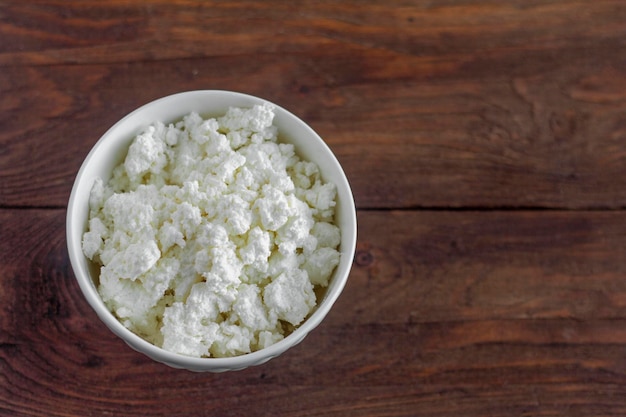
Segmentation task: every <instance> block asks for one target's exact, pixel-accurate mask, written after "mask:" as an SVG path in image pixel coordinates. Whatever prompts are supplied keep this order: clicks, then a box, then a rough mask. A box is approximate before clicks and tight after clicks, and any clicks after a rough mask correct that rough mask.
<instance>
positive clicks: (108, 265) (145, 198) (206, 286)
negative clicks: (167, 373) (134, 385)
mask: <svg viewBox="0 0 626 417" xmlns="http://www.w3.org/2000/svg"><path fill="white" fill-rule="evenodd" d="M273 118H274V111H273V107H272V106H271V105H262V106H261V105H257V106H254V107H253V108H249V109H243V108H231V109H229V110H228V112H227V113H226V114H225V115H224V116H222V117H218V118H209V119H203V118H202V117H200V116H199V115H198V114H196V113H191V114H189V115H187V116H185V117H184V118H183V119H182V120H181V121H179V122H177V123H175V124H169V125H167V126H166V125H164V124H163V123H160V122H156V123H154V124H153V125H151V126H149V127H148V128H147V129H145V130H144V131H142V132H141V133H140V134H139V135H138V136H136V137H135V138H134V140H133V142H132V144H131V145H130V148H129V150H128V154H127V156H126V159H125V160H124V162H123V163H122V164H120V165H119V166H117V167H116V168H115V169H114V171H113V175H112V178H111V179H110V181H109V182H108V183H106V184H105V183H104V181H103V180H102V179H97V180H96V181H95V183H94V185H93V188H92V191H91V195H90V199H89V206H90V216H89V217H90V218H89V227H88V231H87V232H86V233H85V234H84V236H83V252H84V254H85V256H87V257H88V258H89V259H91V260H92V261H93V262H95V263H96V264H98V265H99V266H100V283H99V288H98V290H99V292H100V295H101V297H102V299H103V300H104V302H105V303H106V305H107V306H108V307H109V308H110V310H111V311H112V312H113V313H114V314H115V315H116V316H117V318H118V319H119V320H120V322H121V323H123V324H124V326H126V327H127V328H129V329H130V330H132V331H133V332H135V333H137V334H138V335H140V336H141V337H143V338H145V339H146V340H148V341H150V342H152V343H154V344H156V345H157V346H161V347H163V348H164V349H167V350H169V351H172V352H176V353H180V354H184V355H189V356H195V357H228V356H235V355H241V354H245V353H249V352H252V351H255V350H259V349H262V348H265V347H267V346H270V345H272V344H273V343H276V342H277V341H279V340H281V339H283V338H284V337H285V336H286V335H288V334H289V332H290V331H293V329H295V328H296V327H297V326H298V325H299V324H301V323H302V322H303V321H304V320H305V319H306V318H307V317H308V316H309V315H310V314H311V312H312V310H313V309H314V308H315V305H316V294H315V289H316V288H318V287H319V288H323V287H326V286H328V282H329V278H330V276H331V274H332V272H333V270H334V269H335V267H336V266H337V265H338V263H339V259H340V253H339V252H338V250H337V249H338V247H339V242H340V232H339V228H338V227H337V226H335V225H334V224H333V218H334V207H335V199H336V188H335V186H334V185H333V184H331V183H324V182H323V181H322V179H321V176H320V172H319V169H318V167H317V165H315V164H314V163H311V162H307V161H303V160H301V159H300V158H299V157H298V156H297V155H296V153H295V149H294V146H293V145H291V144H285V143H279V142H278V132H277V128H276V127H275V126H274V125H273Z"/></svg>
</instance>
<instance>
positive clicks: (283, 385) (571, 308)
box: [0, 0, 626, 417]
mask: <svg viewBox="0 0 626 417" xmlns="http://www.w3.org/2000/svg"><path fill="white" fill-rule="evenodd" d="M194 89H226V90H235V91H241V92H245V93H249V94H253V95H257V96H260V97H263V98H266V99H268V100H271V101H273V102H275V103H277V104H279V105H281V106H283V107H285V108H287V109H289V110H291V111H292V112H294V113H295V114H297V115H298V116H300V117H301V118H303V119H304V120H305V121H307V122H308V123H309V124H310V125H311V126H312V127H313V128H314V129H316V130H317V131H318V133H320V135H321V136H322V137H323V138H324V139H325V140H326V141H327V143H328V144H329V146H330V147H331V148H332V149H333V151H334V152H335V154H336V155H337V157H338V159H339V160H340V162H341V163H342V164H343V166H344V168H345V171H346V174H347V176H348V178H349V180H350V182H351V184H352V186H353V191H354V195H355V200H356V204H357V208H358V223H359V238H358V247H357V254H356V256H355V260H354V268H353V272H352V274H351V276H350V279H349V282H348V284H347V286H346V288H345V291H344V293H343V294H342V296H341V297H340V299H339V300H338V302H337V304H336V307H335V308H334V309H333V310H332V312H331V313H330V315H329V316H328V317H327V319H326V320H325V321H324V322H323V323H322V324H321V325H320V326H319V327H318V328H317V329H316V330H315V331H314V332H312V333H311V334H310V335H309V336H308V337H307V338H306V339H305V341H304V342H303V343H302V344H300V345H298V346H296V347H295V348H293V349H292V350H289V351H288V352H287V353H285V354H284V355H283V356H281V357H279V358H276V359H273V360H272V361H270V362H268V363H267V364H265V365H262V366H258V367H254V368H249V369H246V370H243V371H239V372H234V373H226V374H195V373H191V372H187V371H181V370H174V369H170V368H168V367H166V366H164V365H161V364H158V363H155V362H152V361H151V360H150V359H148V358H146V357H144V356H143V355H141V354H139V353H136V352H134V351H132V350H131V349H130V348H128V347H127V346H126V345H125V344H124V343H123V342H122V341H121V340H119V339H118V338H117V337H115V336H114V335H113V334H112V333H110V332H109V331H108V330H107V329H106V328H105V327H104V325H103V324H101V323H100V321H99V320H98V319H97V317H96V315H95V314H94V313H93V312H92V311H91V309H90V307H89V306H88V305H87V303H86V302H85V300H84V299H83V298H82V295H81V293H80V290H79V288H78V286H77V284H76V282H75V280H74V275H73V272H72V270H71V267H70V265H69V260H68V255H67V251H66V247H65V244H66V243H65V208H66V203H67V199H68V197H69V192H70V189H71V186H72V183H73V177H74V175H75V174H76V172H77V170H78V168H79V166H80V164H81V162H82V160H83V158H84V157H85V156H86V154H87V152H88V151H89V149H90V148H91V147H92V146H93V144H94V143H95V142H96V140H97V139H98V138H99V137H100V135H102V134H103V133H104V132H105V131H106V130H107V129H108V128H109V127H110V126H111V125H112V124H113V123H114V122H116V121H117V120H118V119H120V118H121V117H122V116H124V115H125V114H126V113H128V112H130V111H131V110H133V109H135V108H136V107H139V106H140V105H142V104H144V103H146V102H148V101H151V100H153V99H156V98H158V97H161V96H164V95H168V94H171V93H175V92H180V91H185V90H194ZM625 207H626V2H625V1H623V0H594V1H580V0H553V1H539V0H516V1H515V0H507V1H503V0H440V1H428V0H415V1H409V0H404V1H378V0H370V1H365V0H351V1H298V2H292V1H240V0H237V1H199V0H198V1H193V0H151V1H123V0H107V1H96V0H88V1H62V0H38V1H27V0H23V1H8V0H0V415H3V416H4V415H7V416H85V415H94V416H101V415H120V416H122V415H123V416H183V415H190V416H191V415H193V416H266V415H267V416H300V417H304V416H308V417H311V416H381V417H382V416H387V417H388V416H429V417H432V416H458V415H460V416H624V415H626V253H625V252H626V211H625Z"/></svg>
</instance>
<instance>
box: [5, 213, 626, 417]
mask: <svg viewBox="0 0 626 417" xmlns="http://www.w3.org/2000/svg"><path fill="white" fill-rule="evenodd" d="M28 213H29V219H30V222H29V224H30V227H28V228H24V227H22V222H20V221H19V219H20V218H22V217H23V216H24V212H23V210H1V211H0V224H2V225H3V235H5V236H10V237H12V236H19V237H20V239H15V238H11V239H8V240H7V239H3V241H2V242H1V243H0V253H2V254H3V256H2V258H1V259H0V261H1V262H0V267H1V268H2V269H1V270H2V271H3V277H2V280H0V298H1V299H2V300H3V302H2V307H1V308H2V310H1V312H2V314H1V315H0V317H1V319H0V326H1V328H0V370H1V372H0V375H1V376H0V388H1V390H0V412H2V411H4V412H5V413H8V414H10V415H84V414H83V413H82V412H83V411H84V409H85V406H88V407H89V411H90V413H91V414H93V415H105V414H107V413H116V414H123V415H129V416H130V415H144V416H146V415H150V416H160V415H163V416H165V415H188V414H194V413H197V412H198V410H202V411H201V412H200V413H201V415H204V414H207V415H208V414H211V415H215V414H217V415H227V416H235V415H241V414H246V415H269V414H272V415H275V414H281V415H297V416H331V415H342V416H359V415H364V414H365V415H374V416H383V415H385V416H390V415H393V416H409V415H411V416H417V415H424V416H437V415H450V414H452V413H460V414H463V415H512V414H513V415H524V414H525V413H526V414H527V415H528V414H532V415H545V416H549V415H563V414H567V415H591V414H594V413H601V414H602V415H616V416H617V415H621V414H623V413H624V412H626V403H625V402H624V401H623V398H624V396H623V394H624V388H623V387H624V384H626V359H625V356H624V349H623V346H624V345H625V344H626V330H625V329H626V284H625V283H624V282H623V279H622V277H623V276H624V272H625V271H624V270H625V268H626V267H625V266H624V265H623V263H622V262H620V261H619V260H620V258H621V252H622V248H623V247H624V246H625V245H626V215H625V214H624V213H621V212H586V211H583V212H552V211H546V212H499V211H493V212H482V211H480V212H473V211H467V212H465V211H462V212H446V213H439V212H429V211H425V212H413V211H409V212H404V211H402V212H386V211H368V212H363V213H362V214H361V216H360V222H361V223H360V224H361V227H360V230H359V232H360V239H359V248H358V253H357V256H356V257H355V264H354V270H353V273H352V274H351V277H350V280H349V282H348V285H347V287H346V289H345V291H344V293H343V294H342V296H341V297H340V299H339V300H338V302H337V304H336V306H335V308H334V309H333V311H331V313H330V315H329V316H328V318H327V319H326V320H325V321H324V322H323V323H322V324H321V325H320V327H318V328H317V329H316V330H314V331H313V332H312V333H311V334H310V335H309V336H308V337H307V338H306V339H305V341H304V342H303V343H302V344H300V345H298V346H297V347H295V348H294V349H292V350H290V351H288V352H287V353H286V354H284V355H283V356H281V357H279V358H276V359H273V360H272V361H270V362H269V363H268V364H266V365H264V366H261V367H256V368H251V369H247V370H244V371H241V372H235V373H227V374H219V375H207V374H194V373H191V372H187V371H180V370H173V369H170V368H168V367H166V366H164V365H160V364H157V363H154V362H152V361H151V360H149V359H148V358H146V357H144V356H143V355H141V354H138V353H136V352H134V351H133V350H131V349H130V348H129V347H127V346H125V345H124V343H123V342H121V341H120V340H119V339H118V338H117V337H116V336H114V335H113V334H112V333H110V332H109V331H108V330H107V329H106V328H105V327H104V325H103V324H101V323H100V322H99V320H98V319H97V317H96V316H95V314H94V313H93V312H92V311H91V310H90V308H89V307H88V306H87V304H86V302H85V300H84V299H83V297H82V295H81V294H80V290H79V288H78V285H77V284H76V282H75V280H74V278H73V274H72V272H71V271H70V270H69V267H68V260H67V255H66V252H65V240H64V221H65V219H64V214H65V213H64V211H63V210H50V209H48V210H31V211H29V212H28ZM590 277H591V278H590ZM339 364H340V365H339ZM338 366H339V368H338ZM218 399H219V400H218ZM267 410H271V412H270V411H267Z"/></svg>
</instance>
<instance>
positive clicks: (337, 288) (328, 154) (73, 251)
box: [66, 90, 357, 372]
mask: <svg viewBox="0 0 626 417" xmlns="http://www.w3.org/2000/svg"><path fill="white" fill-rule="evenodd" d="M219 97H230V98H232V99H236V100H240V101H244V102H251V103H253V104H263V103H268V104H270V105H272V106H273V107H274V111H275V113H276V114H277V115H278V113H282V117H287V118H289V119H291V121H292V122H294V123H296V124H298V125H299V127H300V128H302V129H304V130H305V131H306V132H307V134H308V135H309V136H310V137H311V138H312V139H314V140H315V142H316V147H319V148H320V149H322V150H323V152H324V157H325V158H330V163H332V164H333V165H335V166H336V171H337V172H336V174H337V175H338V176H337V177H336V176H333V182H336V186H337V189H338V198H341V205H342V206H343V205H345V206H346V207H345V212H346V213H348V217H347V218H346V219H344V223H345V224H342V242H341V254H342V259H343V258H344V257H349V260H343V261H341V262H340V265H342V264H343V265H344V267H343V270H341V271H339V270H338V269H336V270H335V272H334V274H335V275H334V276H333V280H335V281H336V282H334V283H333V289H332V291H330V289H329V290H328V291H327V293H326V295H325V296H324V298H323V300H322V302H320V303H318V304H317V306H316V307H315V310H314V311H313V312H312V314H311V315H310V316H309V317H307V319H306V320H305V321H304V322H303V323H301V324H300V325H299V326H298V328H297V329H296V330H295V331H294V332H292V333H291V334H289V335H288V336H286V337H285V338H284V339H282V340H280V341H278V342H276V343H274V344H272V345H270V346H268V347H266V348H263V349H260V350H257V351H254V352H250V353H246V354H242V355H238V356H233V357H225V358H222V357H217V358H216V357H208V358H207V357H192V356H186V355H183V354H178V353H174V352H170V351H167V350H165V349H163V348H161V347H159V346H156V345H154V344H152V343H150V342H148V341H147V340H145V339H143V338H142V337H140V336H139V335H137V334H135V333H134V332H132V331H131V330H130V329H128V328H126V327H125V326H124V325H123V324H122V323H121V322H120V321H119V320H118V319H117V318H116V317H115V316H114V314H113V313H112V312H111V311H109V309H108V308H107V307H106V305H105V304H104V302H103V301H102V299H101V298H100V295H99V293H98V291H97V288H96V285H95V283H94V282H93V280H92V278H91V275H90V273H89V271H88V270H85V268H84V267H83V265H84V263H83V262H81V257H83V259H82V260H83V261H84V260H85V259H86V258H85V257H84V255H83V253H82V244H81V242H82V235H83V233H84V230H85V226H86V225H85V224H81V225H79V224H77V222H78V221H75V218H76V216H75V214H76V213H77V212H78V211H79V210H87V209H86V208H85V207H84V206H79V205H78V204H79V201H78V200H79V199H80V196H79V195H78V192H79V191H78V189H79V188H80V186H81V184H82V182H83V181H85V176H84V174H85V171H87V169H88V166H89V164H90V162H91V161H92V160H93V159H94V158H95V157H96V156H97V155H98V153H99V150H100V148H101V147H102V146H103V144H104V143H105V142H107V141H115V140H116V139H115V138H116V137H118V136H116V131H117V130H118V129H119V128H120V126H122V125H123V124H124V123H126V122H127V121H128V120H130V119H131V118H134V117H137V116H138V115H139V114H142V113H144V112H150V110H151V109H152V108H154V107H157V106H159V105H162V104H164V103H167V102H168V101H175V100H181V99H186V98H193V99H199V98H202V99H208V98H211V99H215V98H219ZM242 106H243V105H242ZM227 107H228V106H226V105H225V108H227ZM199 113H202V112H201V111H200V112H199ZM177 114H178V113H177ZM186 114H188V112H184V111H181V112H180V114H179V115H178V116H176V117H175V118H174V120H176V119H178V120H179V119H180V118H182V117H183V116H184V115H186ZM154 121H156V120H153V122H154ZM164 122H165V121H164ZM126 139H127V140H128V138H126ZM121 140H122V139H117V141H121ZM337 182H339V183H341V184H339V183H337ZM340 186H341V190H343V192H342V194H341V196H340V194H339V190H340ZM90 187H91V186H90ZM339 196H340V197H339ZM84 199H85V197H83V200H84ZM86 201H88V198H87V200H86ZM76 229H80V230H81V231H80V232H77V230H76ZM77 233H80V234H78V235H77ZM344 233H348V234H347V235H346V237H345V240H344V236H343V234H344ZM75 236H76V237H78V239H76V238H75ZM66 239H67V249H68V252H69V258H70V264H71V267H72V270H73V272H74V275H75V279H76V280H77V281H78V284H79V286H80V289H81V291H82V293H83V295H84V296H85V298H86V299H87V302H88V304H89V305H90V306H91V308H92V309H93V310H94V311H95V312H96V314H97V316H98V317H99V319H100V320H101V321H102V322H104V324H105V325H106V326H107V327H108V328H109V329H110V330H111V331H112V332H113V333H114V334H116V335H117V336H118V337H120V338H121V339H122V340H123V341H125V342H126V343H127V344H128V345H129V346H130V347H131V348H133V349H135V350H137V351H139V352H141V353H143V354H145V355H147V356H149V357H150V358H152V359H153V360H156V361H158V362H162V363H165V364H167V365H169V366H172V367H175V368H185V369H188V370H192V371H215V372H221V371H226V370H237V369H243V368H246V367H248V366H252V365H259V364H261V363H264V362H266V361H267V360H269V359H272V358H273V357H276V356H278V355H280V354H282V353H283V352H285V351H286V350H288V349H289V348H291V347H293V346H295V345H296V344H298V343H299V342H300V341H302V339H304V337H305V336H306V335H307V334H308V333H309V332H310V331H312V330H313V329H314V328H316V327H317V326H318V325H319V323H320V322H321V321H322V320H323V318H324V317H325V316H326V315H327V314H328V312H329V311H330V309H331V307H332V306H333V305H334V303H335V301H336V300H337V299H338V297H339V295H340V294H341V293H342V291H343V289H344V287H345V285H346V282H347V280H348V276H349V274H350V271H351V264H352V262H353V258H354V254H355V251H356V239H357V219H356V207H355V203H354V196H353V194H352V190H351V187H350V184H349V182H348V179H347V177H346V174H345V172H344V170H343V167H342V166H341V164H340V163H339V161H338V160H337V158H336V156H335V155H334V153H333V152H332V150H331V149H330V147H329V146H328V144H327V143H326V142H325V141H324V140H323V139H322V138H321V137H320V136H319V135H318V134H317V132H315V131H314V130H313V129H312V128H311V127H310V126H309V125H308V124H307V123H305V122H304V121H303V120H302V119H300V118H299V117H298V116H296V115H295V114H293V113H291V112H290V111H288V110H286V109H284V108H283V107H281V106H279V105H277V104H275V103H273V102H271V101H268V100H266V99H263V98H260V97H256V96H253V95H249V94H245V93H240V92H235V91H227V90H190V91H183V92H179V93H175V94H171V95H167V96H164V97H161V98H158V99H155V100H152V101H150V102H148V103H145V104H143V105H141V106H140V107H138V108H136V109H135V110H133V111H131V112H130V113H128V114H126V115H125V116H124V117H122V118H121V119H120V120H118V121H117V122H116V123H115V124H113V126H111V127H110V128H109V129H108V130H107V131H106V132H105V133H104V134H103V135H102V136H100V138H99V139H98V140H97V141H96V143H95V144H94V145H93V146H92V148H91V149H90V151H89V153H88V154H87V156H86V157H85V159H84V160H83V162H82V164H81V166H80V168H79V170H78V172H77V174H76V177H75V179H74V183H73V185H72V189H71V192H70V197H69V200H68V205H67V214H66ZM340 265H338V266H337V268H339V266H340Z"/></svg>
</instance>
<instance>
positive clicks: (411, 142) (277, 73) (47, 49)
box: [0, 1, 626, 209]
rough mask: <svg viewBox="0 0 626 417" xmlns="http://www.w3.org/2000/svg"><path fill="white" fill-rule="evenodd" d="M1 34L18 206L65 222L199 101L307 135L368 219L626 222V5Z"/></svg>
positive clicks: (291, 16) (400, 11) (59, 9)
mask: <svg viewBox="0 0 626 417" xmlns="http://www.w3.org/2000/svg"><path fill="white" fill-rule="evenodd" d="M0 17H1V18H2V22H4V23H3V24H2V25H0V36H2V38H3V39H6V42H3V46H0V68H2V71H0V92H1V93H2V100H1V101H0V110H1V111H0V114H1V116H0V124H1V125H2V127H3V129H2V130H1V131H0V146H1V149H3V151H2V152H0V166H2V167H3V169H2V171H1V172H0V205H2V206H9V207H42V206H54V207H62V206H64V205H65V204H66V202H67V198H68V193H69V189H70V188H71V184H72V181H73V178H74V175H75V174H76V171H77V170H78V167H79V166H80V164H81V162H82V159H83V158H84V157H85V156H86V154H87V152H88V151H89V149H90V148H91V146H93V144H94V143H95V142H96V140H97V139H98V138H99V137H100V136H101V135H102V134H103V133H104V132H105V131H106V130H107V129H108V128H109V127H110V126H111V125H112V124H114V123H115V122H116V121H117V120H119V119H120V118H121V117H123V116H124V115H125V114H127V113H128V112H130V111H132V110H134V109H135V108H136V107H138V106H140V105H142V104H144V103H146V102H148V101H151V100H153V99H156V98H158V97H161V96H164V95H167V94H171V93H175V92H179V91H184V90H191V89H231V90H237V91H243V92H246V93H251V94H255V95H259V96H261V97H264V98H267V99H269V100H271V101H274V102H276V103H277V104H279V105H282V106H284V107H286V108H288V109H289V110H291V111H293V112H294V113H296V114H297V115H298V116H300V117H302V118H303V119H304V120H305V121H307V122H309V123H310V124H311V125H312V126H313V127H314V128H315V129H316V130H317V131H318V132H319V133H320V134H321V135H322V137H324V139H325V140H326V141H327V142H328V143H329V145H330V146H331V147H332V149H333V150H334V151H335V153H336V154H337V156H338V158H339V160H340V162H342V164H343V165H344V167H345V170H346V173H347V175H348V177H349V179H350V181H351V183H352V184H353V188H354V192H355V198H356V202H357V205H358V207H359V208H388V207H391V208H445V207H477V208H479V207H496V208H504V207H510V208H517V207H522V208H524V207H526V208H592V209H600V208H611V209H615V208H620V207H624V206H626V193H624V192H623V191H622V190H623V189H625V188H626V180H625V178H626V175H625V174H626V172H625V170H624V167H625V166H626V164H624V158H625V154H624V151H623V149H622V148H621V144H622V143H623V142H624V140H625V139H626V136H625V135H626V124H625V123H626V119H625V118H624V116H623V115H624V113H625V112H626V93H625V91H626V73H625V70H624V68H626V65H625V64H626V54H625V53H624V51H626V23H625V22H626V7H625V6H624V3H623V2H621V1H597V2H594V3H593V5H589V4H587V3H585V2H576V1H559V2H557V1H554V2H548V3H538V2H535V3H528V2H514V1H511V2H506V3H504V2H488V1H475V2H469V1H467V2H442V3H438V4H436V5H435V4H431V2H407V3H406V4H397V5H395V4H394V5H389V6H386V5H381V4H379V2H367V3H359V4H358V5H355V4H351V3H350V2H342V3H339V4H335V3H302V4H301V5H290V4H288V3H276V4H272V6H271V7H269V6H266V5H262V4H257V3H256V2H232V3H228V4H224V3H219V4H217V3H210V2H206V3H203V2H170V1H167V2H157V1H155V2H147V3H139V2H137V3H135V2H126V1H118V2H107V4H106V6H105V5H102V4H101V3H100V2H96V3H93V2H76V3H72V4H71V6H68V5H67V3H66V2H55V1H42V2H27V3H15V4H14V3H9V2H1V3H0ZM461 17H462V18H461ZM242 22H246V23H245V25H243V24H242ZM43 155H45V156H46V157H45V158H43V157H42V156H43ZM44 190H45V192H44Z"/></svg>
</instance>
